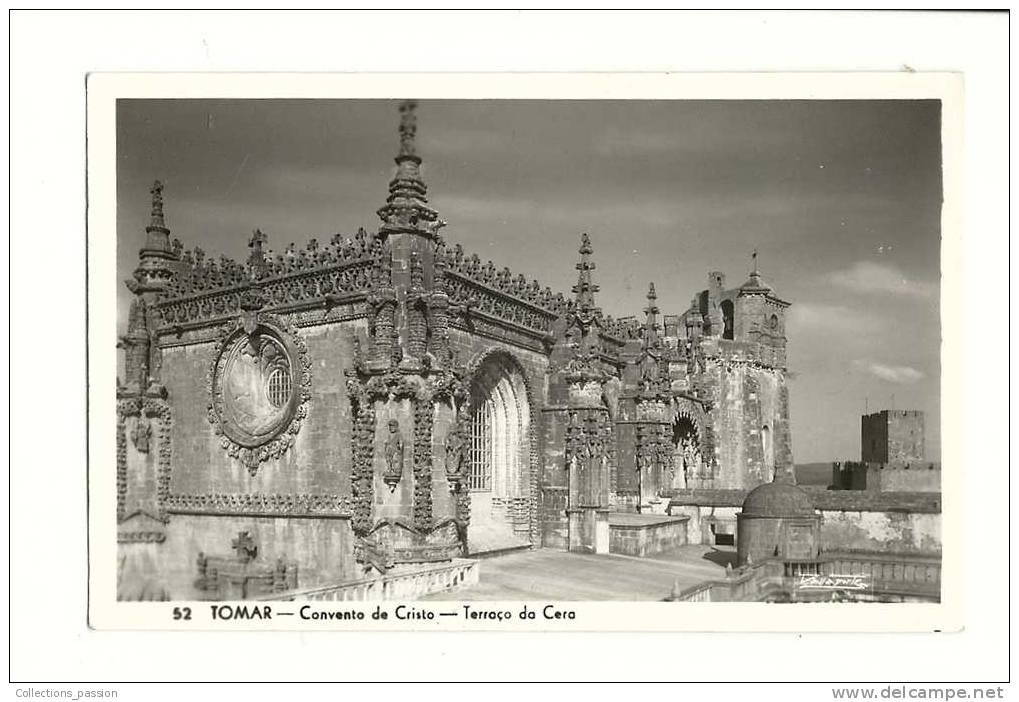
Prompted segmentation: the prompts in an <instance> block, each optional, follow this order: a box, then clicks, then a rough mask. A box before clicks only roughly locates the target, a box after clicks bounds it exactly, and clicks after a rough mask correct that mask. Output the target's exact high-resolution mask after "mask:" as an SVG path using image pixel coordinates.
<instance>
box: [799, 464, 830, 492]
mask: <svg viewBox="0 0 1019 702" xmlns="http://www.w3.org/2000/svg"><path fill="white" fill-rule="evenodd" d="M796 483H797V484H798V485H819V486H821V487H828V486H829V485H831V463H797V464H796Z"/></svg>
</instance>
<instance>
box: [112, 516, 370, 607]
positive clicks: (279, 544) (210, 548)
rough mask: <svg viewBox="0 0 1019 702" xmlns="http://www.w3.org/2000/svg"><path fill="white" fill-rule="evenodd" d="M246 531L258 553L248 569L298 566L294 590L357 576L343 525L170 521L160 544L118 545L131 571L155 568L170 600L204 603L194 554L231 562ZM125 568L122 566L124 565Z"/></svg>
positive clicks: (239, 519) (241, 519)
mask: <svg viewBox="0 0 1019 702" xmlns="http://www.w3.org/2000/svg"><path fill="white" fill-rule="evenodd" d="M242 531H247V532H249V533H250V534H251V538H252V541H253V542H254V544H255V545H256V546H257V547H258V554H257V557H256V558H255V560H253V561H252V562H251V563H250V564H249V566H248V568H249V569H250V570H251V571H252V572H255V571H259V570H267V569H270V568H272V567H273V566H274V565H275V564H276V562H277V560H278V559H283V560H284V561H285V562H291V563H295V564H296V565H297V584H298V587H301V588H304V587H315V586H318V585H326V584H329V583H337V582H342V581H344V580H351V579H355V578H357V577H360V576H361V573H362V571H361V569H360V566H358V565H357V564H356V563H355V561H354V538H353V532H352V531H351V529H350V523H349V521H348V520H347V519H320V518H316V519H307V518H306V519H299V518H292V517H254V516H222V515H183V514H177V515H173V517H172V519H171V520H170V523H169V524H168V525H167V527H166V540H165V541H164V542H163V543H161V544H155V545H154V544H121V545H120V549H119V553H120V555H121V558H125V559H126V560H127V561H129V562H130V563H131V565H130V566H129V571H137V570H139V569H140V568H144V567H146V564H147V563H148V562H149V561H155V562H156V563H158V582H160V583H161V584H162V586H163V587H165V588H166V589H167V591H168V594H169V596H170V599H174V600H181V599H183V600H191V599H205V593H203V592H202V591H201V590H200V589H197V588H196V582H195V581H196V579H197V578H198V563H197V559H198V554H199V553H202V554H204V555H206V556H215V557H225V558H233V557H235V555H236V554H235V553H234V551H233V550H232V548H231V546H232V542H233V540H234V539H236V538H237V535H238V533H239V532H242ZM125 565H126V564H125Z"/></svg>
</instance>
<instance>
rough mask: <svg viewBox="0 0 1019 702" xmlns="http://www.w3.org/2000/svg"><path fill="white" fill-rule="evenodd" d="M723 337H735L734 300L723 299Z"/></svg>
mask: <svg viewBox="0 0 1019 702" xmlns="http://www.w3.org/2000/svg"><path fill="white" fill-rule="evenodd" d="M721 307H722V324H723V328H722V338H723V339H732V338H733V307H732V300H722V305H721Z"/></svg>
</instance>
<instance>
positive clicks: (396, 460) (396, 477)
mask: <svg viewBox="0 0 1019 702" xmlns="http://www.w3.org/2000/svg"><path fill="white" fill-rule="evenodd" d="M384 452H385V457H386V472H385V475H384V476H383V477H382V479H383V480H385V481H386V484H387V485H389V489H390V491H392V490H395V489H396V484H397V483H398V482H400V478H402V477H403V460H404V444H403V436H402V435H401V434H400V423H399V422H398V421H397V420H395V419H390V420H389V435H388V436H386V443H385V446H384Z"/></svg>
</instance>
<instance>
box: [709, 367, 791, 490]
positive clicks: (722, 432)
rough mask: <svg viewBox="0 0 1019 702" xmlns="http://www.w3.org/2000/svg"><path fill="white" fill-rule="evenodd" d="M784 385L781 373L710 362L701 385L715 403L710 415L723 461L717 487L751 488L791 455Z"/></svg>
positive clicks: (717, 448) (715, 486)
mask: <svg viewBox="0 0 1019 702" xmlns="http://www.w3.org/2000/svg"><path fill="white" fill-rule="evenodd" d="M784 384H785V379H784V374H783V373H782V372H781V371H777V370H771V369H766V368H760V367H755V366H753V365H750V364H745V363H732V362H726V361H715V362H709V364H708V367H707V375H706V377H705V378H704V379H702V380H700V381H699V382H698V385H699V387H700V389H702V390H703V391H705V392H707V393H708V397H710V398H711V399H712V401H713V404H714V406H713V408H712V410H711V412H710V414H709V421H711V422H712V424H713V425H714V435H715V442H714V443H715V457H716V459H717V464H718V467H717V471H716V474H715V479H714V481H713V487H714V488H719V489H730V488H739V489H750V488H753V487H756V486H757V485H760V484H761V483H764V482H768V481H769V480H771V478H772V474H773V471H774V466H775V464H776V459H777V458H778V457H780V456H784V455H786V453H787V448H786V446H785V443H784V442H786V441H787V438H786V436H785V433H784V432H783V431H782V426H783V423H784V422H786V421H788V418H787V417H783V416H782V412H783V410H784V409H785V408H784V403H783V401H782V389H783V387H784ZM765 427H767V430H765ZM780 460H781V459H779V461H780Z"/></svg>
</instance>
